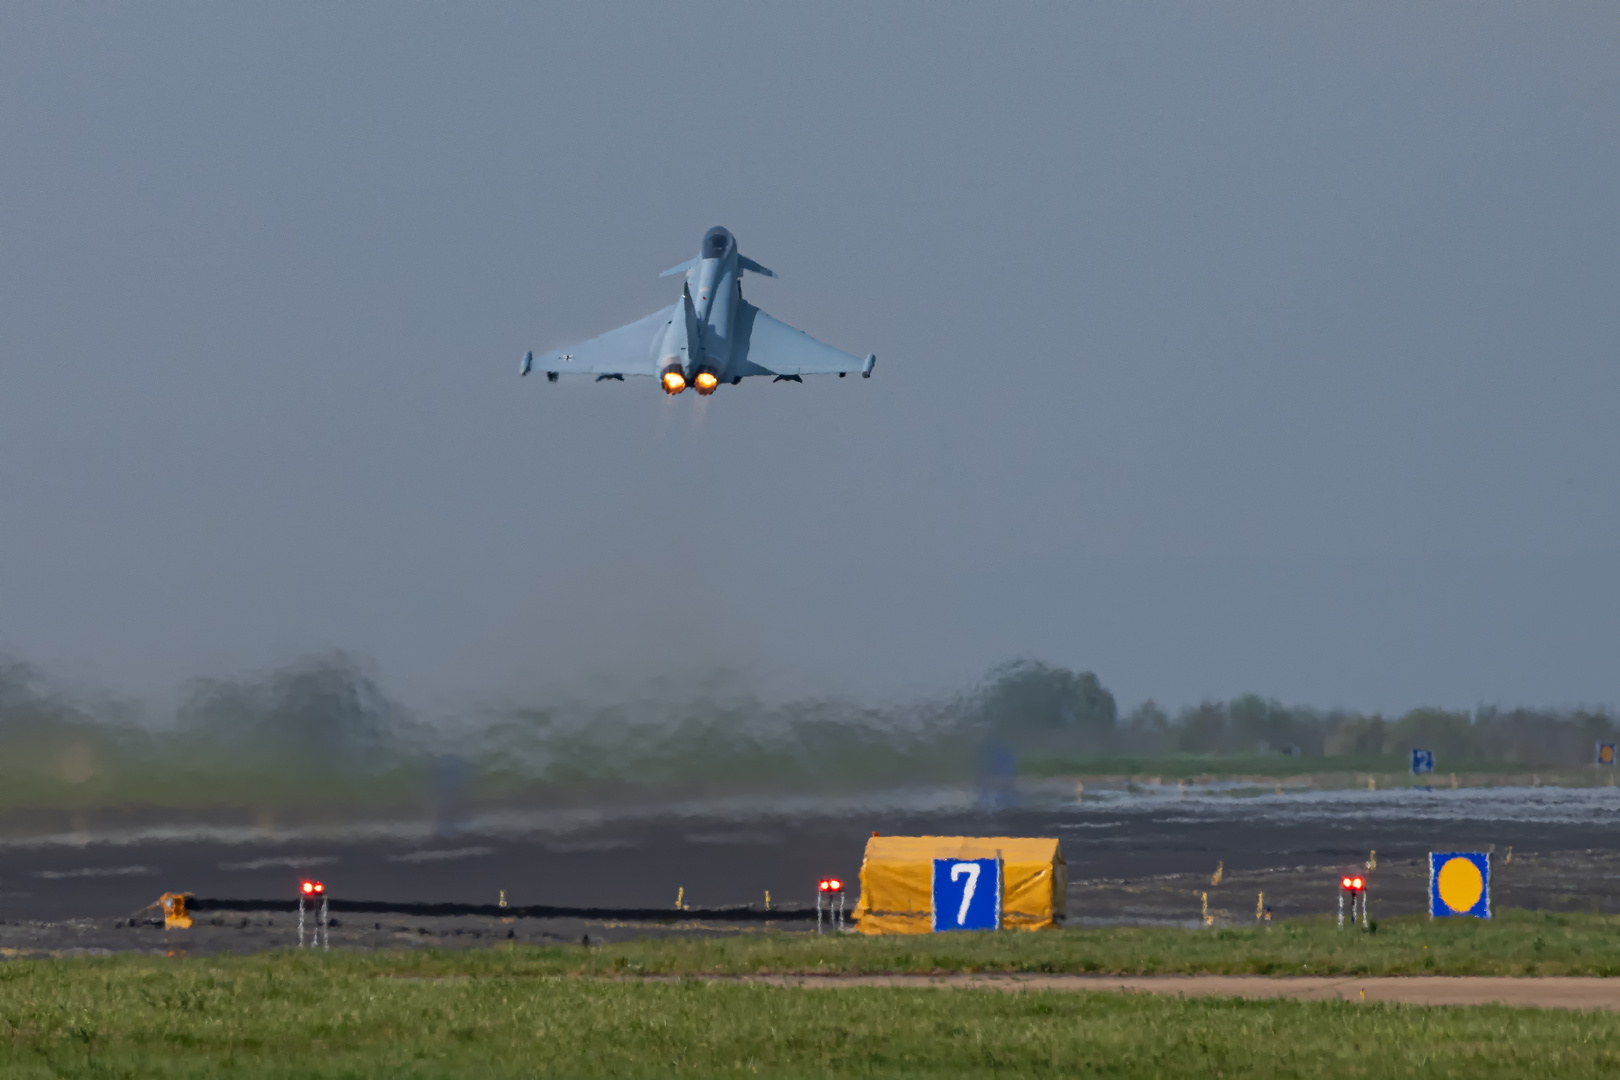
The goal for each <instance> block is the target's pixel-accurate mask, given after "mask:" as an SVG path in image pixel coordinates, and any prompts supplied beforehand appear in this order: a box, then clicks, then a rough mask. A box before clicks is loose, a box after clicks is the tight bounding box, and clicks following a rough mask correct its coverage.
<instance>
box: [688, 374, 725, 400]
mask: <svg viewBox="0 0 1620 1080" xmlns="http://www.w3.org/2000/svg"><path fill="white" fill-rule="evenodd" d="M693 383H694V384H695V385H696V386H697V392H698V393H699V394H702V395H703V396H704V397H708V396H709V395H710V394H712V393H714V388H715V387H717V386H719V385H720V380H719V379H717V378H715V375H714V372H712V371H700V372H698V373H697V378H696V379H694V380H693Z"/></svg>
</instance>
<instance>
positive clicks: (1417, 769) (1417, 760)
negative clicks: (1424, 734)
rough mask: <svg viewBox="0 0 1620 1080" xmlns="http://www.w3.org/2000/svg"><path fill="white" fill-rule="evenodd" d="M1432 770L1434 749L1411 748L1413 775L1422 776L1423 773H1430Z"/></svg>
mask: <svg viewBox="0 0 1620 1080" xmlns="http://www.w3.org/2000/svg"><path fill="white" fill-rule="evenodd" d="M1432 772H1434V751H1433V750H1413V751H1412V775H1413V776H1422V775H1423V774H1425V773H1432Z"/></svg>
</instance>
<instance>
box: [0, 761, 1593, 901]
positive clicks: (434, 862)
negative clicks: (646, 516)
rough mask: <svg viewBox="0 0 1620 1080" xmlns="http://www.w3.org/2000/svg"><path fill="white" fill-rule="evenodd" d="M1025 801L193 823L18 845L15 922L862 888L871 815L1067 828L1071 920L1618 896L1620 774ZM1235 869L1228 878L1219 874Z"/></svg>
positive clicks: (1057, 790)
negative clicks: (1444, 878)
mask: <svg viewBox="0 0 1620 1080" xmlns="http://www.w3.org/2000/svg"><path fill="white" fill-rule="evenodd" d="M1022 803H1023V804H1022V805H1021V806H1019V807H1016V808H1007V809H989V808H986V807H985V806H983V805H982V803H981V799H980V796H979V795H978V793H976V792H973V791H970V790H957V789H917V790H910V789H908V790H897V791H892V792H885V793H880V794H878V795H874V796H869V797H866V798H862V799H781V800H757V799H756V800H693V801H687V802H672V803H668V804H663V805H652V806H637V807H618V808H590V809H579V808H575V809H555V808H552V809H530V810H524V809H512V808H507V809H502V810H499V811H490V812H487V813H483V814H471V815H467V816H465V817H463V818H460V819H457V820H454V821H446V820H442V819H432V818H428V817H423V818H422V819H419V820H406V819H400V820H384V821H369V822H367V821H361V822H347V823H343V822H339V823H322V822H306V823H303V824H299V825H296V826H292V825H289V826H284V827H281V828H255V827H252V826H248V825H233V824H211V823H210V822H208V821H189V822H186V821H181V822H170V823H164V824H151V823H148V824H146V825H142V826H139V827H130V828H123V829H117V828H113V829H101V830H99V831H98V830H97V829H95V828H89V829H84V830H79V831H71V830H64V831H60V832H42V833H38V834H34V835H14V836H10V837H7V838H5V839H4V840H0V921H12V920H62V919H68V918H94V919H111V918H117V917H121V916H126V915H128V914H129V913H131V912H133V911H135V910H137V909H139V908H142V907H144V906H145V905H147V904H149V903H151V901H152V900H154V899H155V898H156V897H157V896H158V894H160V893H162V892H166V891H188V892H192V893H194V894H197V895H199V896H211V897H220V898H232V897H238V898H276V897H291V896H292V895H293V890H294V889H295V887H296V882H297V881H298V880H299V879H300V877H302V876H314V877H318V878H320V879H322V880H323V881H325V882H326V883H327V886H328V889H329V890H330V892H331V894H332V895H333V896H335V897H336V896H342V897H347V898H351V899H364V900H397V901H426V902H455V903H472V904H489V903H494V902H496V900H497V898H498V897H499V896H500V895H501V893H502V892H503V891H504V893H505V895H506V898H507V900H508V902H510V903H512V904H548V905H562V906H579V907H647V908H665V907H667V908H668V909H670V910H671V911H672V912H673V911H674V910H675V905H676V900H677V897H680V898H681V900H682V902H684V903H685V904H688V905H694V906H704V907H715V906H721V905H727V904H760V905H763V903H764V897H765V893H766V892H767V891H768V892H769V893H770V894H771V897H772V902H773V903H774V904H776V905H778V906H780V905H786V904H794V903H798V904H807V903H811V902H813V899H814V896H815V882H816V881H817V879H818V878H821V877H825V876H836V877H839V878H841V879H843V880H844V881H847V882H849V883H851V886H852V892H851V895H850V896H849V902H850V903H851V905H853V902H854V900H855V895H854V892H853V889H854V888H856V887H857V885H856V883H857V882H858V880H859V870H860V862H861V854H862V850H863V847H864V844H865V841H866V839H867V838H868V837H869V836H870V835H871V834H872V832H873V831H881V832H883V833H888V834H899V835H908V834H909V835H961V834H967V835H989V836H995V835H1016V836H1057V837H1058V838H1060V839H1061V840H1062V843H1063V850H1064V853H1065V856H1066V858H1067V861H1068V868H1069V879H1070V891H1069V896H1068V905H1069V921H1070V922H1071V924H1073V923H1082V924H1085V923H1092V924H1106V923H1110V922H1150V923H1153V922H1157V923H1177V922H1195V921H1197V920H1199V919H1200V918H1201V917H1202V914H1203V908H1202V901H1201V894H1204V893H1207V894H1209V904H1210V908H1211V911H1212V913H1213V914H1214V916H1215V917H1216V918H1218V919H1220V920H1222V921H1240V920H1244V919H1252V918H1253V914H1254V909H1255V906H1256V903H1257V898H1258V894H1259V893H1261V892H1264V893H1265V894H1266V901H1265V902H1266V903H1268V904H1270V905H1271V906H1272V908H1273V911H1274V914H1275V917H1277V918H1290V917H1296V916H1300V915H1306V914H1320V913H1323V912H1325V911H1328V910H1331V905H1332V904H1333V902H1334V899H1335V896H1336V893H1335V887H1336V886H1335V882H1336V880H1337V873H1338V872H1339V870H1340V869H1349V868H1363V869H1364V868H1365V867H1366V865H1367V863H1368V862H1370V861H1374V860H1373V855H1372V853H1373V852H1375V851H1376V853H1377V854H1376V863H1377V866H1376V868H1375V869H1373V870H1371V871H1369V872H1368V878H1369V881H1370V883H1371V885H1370V896H1371V898H1372V910H1373V915H1374V917H1379V916H1387V915H1394V914H1401V913H1408V912H1416V911H1421V910H1423V909H1424V908H1423V904H1424V896H1425V890H1426V882H1427V869H1426V863H1425V861H1424V860H1425V857H1426V853H1427V852H1428V851H1430V850H1488V851H1492V852H1494V855H1493V867H1494V869H1495V873H1494V879H1495V880H1494V881H1493V902H1494V903H1496V904H1497V905H1498V906H1522V907H1532V908H1556V909H1560V910H1570V909H1575V910H1586V911H1589V910H1594V909H1595V910H1599V911H1606V912H1609V911H1620V861H1617V858H1616V856H1615V848H1616V847H1617V844H1616V840H1617V837H1620V790H1617V789H1614V788H1578V789H1562V788H1548V787H1537V788H1491V789H1474V790H1466V789H1465V790H1463V791H1434V792H1422V791H1412V790H1394V791H1378V792H1368V791H1304V792H1292V791H1290V792H1285V793H1283V794H1276V793H1266V794H1259V795H1254V794H1236V793H1234V790H1233V789H1230V788H1224V787H1219V786H1214V785H1211V786H1208V787H1205V788H1202V789H1195V790H1192V791H1191V792H1189V793H1188V794H1187V795H1186V796H1185V797H1183V796H1182V793H1181V792H1180V791H1179V790H1178V789H1175V788H1173V787H1167V786H1157V787H1145V788H1144V787H1137V786H1135V785H1130V786H1126V785H1120V786H1119V788H1118V789H1117V790H1109V789H1103V788H1099V786H1098V785H1096V784H1095V783H1092V784H1088V787H1087V791H1086V795H1085V797H1084V799H1083V801H1078V802H1077V801H1076V800H1075V799H1074V797H1073V794H1072V785H1071V784H1044V785H1031V786H1029V787H1028V788H1027V789H1026V790H1025V791H1024V792H1023V793H1022ZM1218 867H1219V869H1220V876H1219V879H1218V881H1217V880H1216V878H1215V872H1216V870H1217V868H1218Z"/></svg>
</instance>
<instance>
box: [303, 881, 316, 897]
mask: <svg viewBox="0 0 1620 1080" xmlns="http://www.w3.org/2000/svg"><path fill="white" fill-rule="evenodd" d="M302 888H303V890H304V895H305V896H308V895H309V894H310V893H312V892H314V891H315V883H314V882H313V881H306V882H304V884H303V886H302Z"/></svg>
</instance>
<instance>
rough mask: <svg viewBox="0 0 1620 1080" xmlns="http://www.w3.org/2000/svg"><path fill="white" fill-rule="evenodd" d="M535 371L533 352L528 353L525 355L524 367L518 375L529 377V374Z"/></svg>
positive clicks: (519, 370)
mask: <svg viewBox="0 0 1620 1080" xmlns="http://www.w3.org/2000/svg"><path fill="white" fill-rule="evenodd" d="M533 370H534V353H533V352H526V353H524V354H523V366H522V367H521V368H519V369H518V374H519V375H527V374H528V373H529V372H531V371H533Z"/></svg>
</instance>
